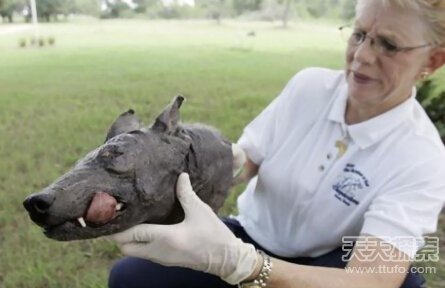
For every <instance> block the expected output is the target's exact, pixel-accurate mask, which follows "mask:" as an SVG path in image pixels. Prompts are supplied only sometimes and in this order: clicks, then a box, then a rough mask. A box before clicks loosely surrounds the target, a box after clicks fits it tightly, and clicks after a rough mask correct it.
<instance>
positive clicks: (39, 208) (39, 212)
mask: <svg viewBox="0 0 445 288" xmlns="http://www.w3.org/2000/svg"><path fill="white" fill-rule="evenodd" d="M53 203H54V195H51V194H48V193H39V194H32V195H29V196H28V197H26V199H25V201H23V206H25V209H26V210H28V212H29V214H30V215H31V216H35V217H39V216H44V215H46V214H47V213H48V210H49V208H50V207H51V205H52V204H53Z"/></svg>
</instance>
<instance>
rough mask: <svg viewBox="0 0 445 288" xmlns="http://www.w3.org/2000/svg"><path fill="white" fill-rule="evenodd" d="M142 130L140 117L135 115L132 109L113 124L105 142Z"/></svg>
mask: <svg viewBox="0 0 445 288" xmlns="http://www.w3.org/2000/svg"><path fill="white" fill-rule="evenodd" d="M140 128H141V124H140V122H139V119H138V117H137V116H136V115H135V114H134V110H133V109H130V110H128V111H127V112H124V113H122V114H121V115H120V116H119V117H118V118H117V119H116V120H115V121H114V122H113V124H111V127H110V129H108V133H107V137H106V139H105V142H107V141H108V140H109V139H111V138H113V137H114V136H116V135H119V134H122V133H127V132H131V131H135V130H139V129H140Z"/></svg>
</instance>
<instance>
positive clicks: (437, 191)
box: [361, 157, 445, 259]
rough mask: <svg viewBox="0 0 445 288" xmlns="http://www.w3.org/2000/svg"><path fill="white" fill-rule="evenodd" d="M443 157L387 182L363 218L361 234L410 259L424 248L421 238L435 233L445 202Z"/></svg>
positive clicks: (428, 161) (422, 164)
mask: <svg viewBox="0 0 445 288" xmlns="http://www.w3.org/2000/svg"><path fill="white" fill-rule="evenodd" d="M444 166H445V165H444V159H443V157H436V158H435V159H430V160H427V161H424V162H423V163H420V164H418V165H415V166H414V167H412V168H411V169H409V170H405V171H401V173H400V175H399V176H398V177H396V179H393V180H392V181H390V182H391V183H389V184H388V185H385V186H386V187H383V188H382V189H381V192H380V193H379V194H378V195H377V196H376V198H375V199H374V200H373V201H372V202H371V205H370V206H369V209H368V211H367V212H366V213H365V214H364V224H363V227H362V230H361V234H362V235H363V234H369V235H373V236H375V237H378V238H380V239H382V240H384V241H385V242H387V243H390V244H392V245H393V246H395V247H396V248H397V249H398V250H400V251H402V252H404V253H405V254H407V255H408V256H409V257H410V258H411V259H412V258H414V256H415V255H416V253H417V251H418V250H419V249H420V248H422V246H424V244H425V242H424V240H423V235H425V234H428V233H433V232H435V231H436V229H437V222H438V217H439V213H440V211H441V210H442V207H443V204H444V201H445V167H444Z"/></svg>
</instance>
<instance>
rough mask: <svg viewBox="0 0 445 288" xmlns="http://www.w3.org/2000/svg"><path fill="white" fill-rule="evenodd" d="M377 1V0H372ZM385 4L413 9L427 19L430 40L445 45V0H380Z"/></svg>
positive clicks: (437, 44)
mask: <svg viewBox="0 0 445 288" xmlns="http://www.w3.org/2000/svg"><path fill="white" fill-rule="evenodd" d="M372 1H376V0H372ZM380 1H381V2H382V3H383V4H384V5H391V6H396V7H400V8H406V9H410V10H413V11H415V12H417V13H419V15H420V16H421V17H422V18H423V19H424V20H425V21H426V23H427V24H428V27H429V30H430V31H429V35H427V36H428V37H429V38H430V42H431V44H433V45H436V46H443V47H445V0H380ZM359 2H360V0H359Z"/></svg>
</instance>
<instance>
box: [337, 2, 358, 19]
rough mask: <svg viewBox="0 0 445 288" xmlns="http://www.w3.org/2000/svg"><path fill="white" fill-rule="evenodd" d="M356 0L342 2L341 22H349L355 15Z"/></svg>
mask: <svg viewBox="0 0 445 288" xmlns="http://www.w3.org/2000/svg"><path fill="white" fill-rule="evenodd" d="M356 2H357V1H356V0H344V1H343V5H342V10H341V15H340V16H341V18H342V19H343V20H346V21H349V20H351V19H352V18H353V17H354V15H355V5H356Z"/></svg>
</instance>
